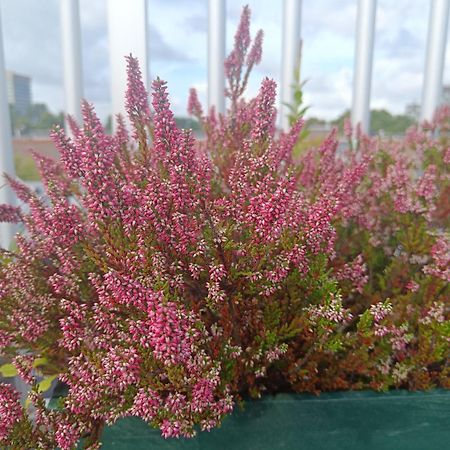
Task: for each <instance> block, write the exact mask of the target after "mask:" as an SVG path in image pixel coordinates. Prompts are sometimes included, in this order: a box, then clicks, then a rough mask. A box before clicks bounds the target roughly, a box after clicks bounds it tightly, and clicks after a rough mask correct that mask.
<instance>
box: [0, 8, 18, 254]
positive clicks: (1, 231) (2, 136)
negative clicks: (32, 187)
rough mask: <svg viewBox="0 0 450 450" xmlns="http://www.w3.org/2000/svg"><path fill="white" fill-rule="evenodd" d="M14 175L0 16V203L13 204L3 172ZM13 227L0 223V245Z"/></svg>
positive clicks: (8, 241) (4, 244)
mask: <svg viewBox="0 0 450 450" xmlns="http://www.w3.org/2000/svg"><path fill="white" fill-rule="evenodd" d="M4 173H7V174H9V175H11V176H14V174H15V170H14V155H13V148H12V138H11V119H10V116H9V106H8V94H7V88H6V76H5V56H4V51H3V33H2V26H1V17H0V203H6V204H9V205H14V204H15V196H14V194H13V192H12V191H11V189H10V188H9V186H8V185H7V184H6V182H5V179H4V177H3V174H4ZM14 231H15V227H14V225H11V224H9V223H0V247H2V248H9V246H10V244H11V241H12V238H13V235H14Z"/></svg>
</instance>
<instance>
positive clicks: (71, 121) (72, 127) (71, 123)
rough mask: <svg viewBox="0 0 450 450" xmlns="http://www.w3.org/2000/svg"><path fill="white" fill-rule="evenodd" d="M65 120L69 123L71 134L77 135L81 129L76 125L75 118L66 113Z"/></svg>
mask: <svg viewBox="0 0 450 450" xmlns="http://www.w3.org/2000/svg"><path fill="white" fill-rule="evenodd" d="M66 121H67V123H68V125H69V129H70V131H71V133H72V136H76V137H78V136H79V135H80V134H81V129H80V127H79V126H78V123H77V121H76V120H75V118H74V117H73V116H72V115H70V114H67V116H66Z"/></svg>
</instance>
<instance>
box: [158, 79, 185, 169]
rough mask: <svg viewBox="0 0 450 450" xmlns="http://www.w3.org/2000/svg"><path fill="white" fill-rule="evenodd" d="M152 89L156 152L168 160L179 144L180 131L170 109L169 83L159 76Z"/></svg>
mask: <svg viewBox="0 0 450 450" xmlns="http://www.w3.org/2000/svg"><path fill="white" fill-rule="evenodd" d="M152 90H153V94H152V105H153V108H154V110H155V115H154V118H153V122H154V124H155V130H154V134H155V142H154V152H155V153H156V155H157V157H158V159H159V160H160V161H166V160H167V158H168V156H169V154H170V153H171V152H172V151H173V150H175V149H176V148H177V147H178V146H179V143H180V131H179V130H178V128H177V126H176V123H175V118H174V116H173V113H172V111H171V110H170V103H169V95H168V94H167V83H166V82H165V81H162V80H160V79H159V78H157V79H156V80H155V81H153V83H152Z"/></svg>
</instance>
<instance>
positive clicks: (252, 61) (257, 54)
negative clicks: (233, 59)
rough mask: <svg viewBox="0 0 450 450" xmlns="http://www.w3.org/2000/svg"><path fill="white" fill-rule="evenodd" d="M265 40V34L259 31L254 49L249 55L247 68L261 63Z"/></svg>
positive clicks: (254, 42)
mask: <svg viewBox="0 0 450 450" xmlns="http://www.w3.org/2000/svg"><path fill="white" fill-rule="evenodd" d="M263 38H264V32H263V31H262V30H259V31H258V33H256V37H255V40H254V41H253V45H252V48H251V49H250V51H249V53H248V55H247V61H246V64H247V66H250V67H251V66H254V65H258V64H259V63H260V62H261V56H262V43H263Z"/></svg>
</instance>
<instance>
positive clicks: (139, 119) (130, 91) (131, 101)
mask: <svg viewBox="0 0 450 450" xmlns="http://www.w3.org/2000/svg"><path fill="white" fill-rule="evenodd" d="M125 59H126V60H127V75H128V80H127V93H126V107H127V113H128V117H129V119H130V122H131V123H132V124H133V127H134V130H135V137H136V138H137V139H138V138H139V137H142V136H143V133H145V126H146V125H148V124H149V123H150V107H149V102H148V93H147V90H146V89H145V85H144V82H143V81H142V74H141V69H140V68H139V62H138V60H137V59H136V58H133V56H132V55H130V56H127V57H126V58H125ZM144 135H145V134H144Z"/></svg>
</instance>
